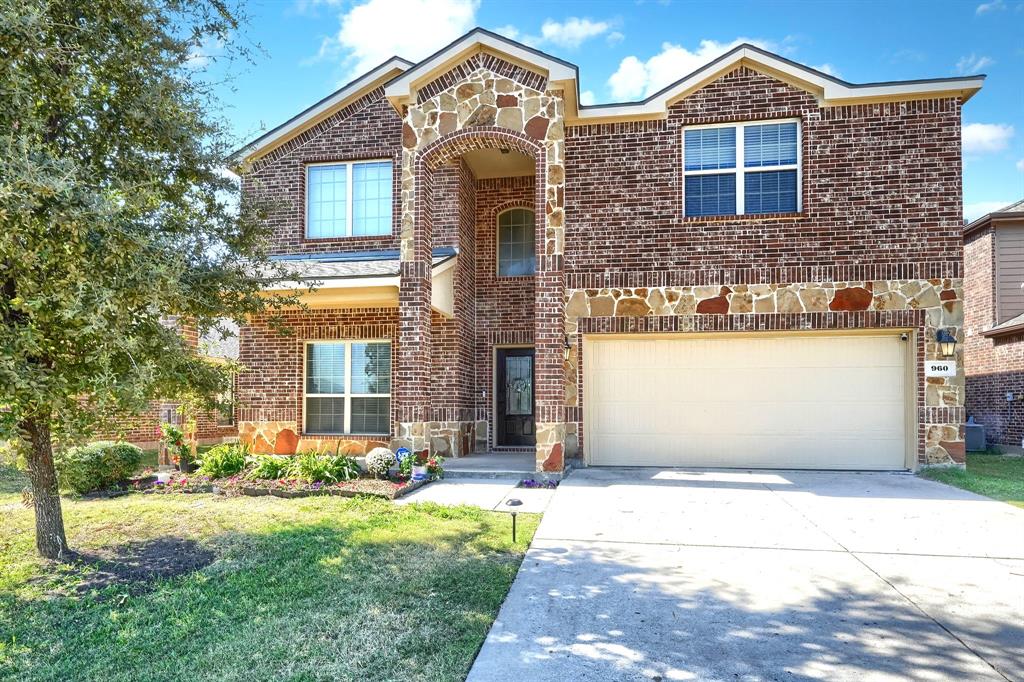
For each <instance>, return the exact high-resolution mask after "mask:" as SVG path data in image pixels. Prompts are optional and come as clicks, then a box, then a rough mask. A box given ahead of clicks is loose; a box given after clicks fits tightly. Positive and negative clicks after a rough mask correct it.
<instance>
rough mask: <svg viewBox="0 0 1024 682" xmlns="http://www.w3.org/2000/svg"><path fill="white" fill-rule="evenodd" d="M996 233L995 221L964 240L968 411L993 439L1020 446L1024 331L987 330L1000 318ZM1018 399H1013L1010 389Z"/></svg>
mask: <svg viewBox="0 0 1024 682" xmlns="http://www.w3.org/2000/svg"><path fill="white" fill-rule="evenodd" d="M995 257H996V252H995V233H994V228H992V227H991V226H989V227H986V228H984V229H982V230H979V231H977V232H974V233H972V234H970V235H968V236H967V237H966V239H965V240H964V268H965V273H966V275H965V279H964V296H965V297H966V306H965V309H964V327H965V330H966V334H967V336H966V340H965V344H964V345H965V353H966V362H965V367H964V369H965V370H966V374H967V400H966V406H967V416H968V417H974V419H975V421H977V422H978V423H980V424H983V425H984V426H985V439H986V441H987V442H988V443H989V444H994V445H1009V446H1013V447H1020V446H1021V445H1022V444H1024V443H1022V440H1024V334H1014V335H1010V336H1004V337H999V338H989V337H986V336H982V334H981V332H983V331H986V330H987V329H990V328H992V326H994V325H995V323H996V303H995V286H994V284H995V283H994V278H995ZM1008 393H1009V394H1012V396H1013V400H1007V399H1006V398H1007V394H1008Z"/></svg>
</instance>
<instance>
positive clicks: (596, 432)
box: [584, 336, 906, 469]
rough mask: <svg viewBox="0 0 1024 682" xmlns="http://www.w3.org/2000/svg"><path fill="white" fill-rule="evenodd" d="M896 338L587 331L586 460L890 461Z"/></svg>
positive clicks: (898, 391)
mask: <svg viewBox="0 0 1024 682" xmlns="http://www.w3.org/2000/svg"><path fill="white" fill-rule="evenodd" d="M904 354H905V345H904V344H903V343H902V342H900V341H898V340H897V338H896V337H895V336H889V337H868V336H859V337H849V336H848V337H838V336H827V337H803V336H789V337H785V336H779V337H765V338H757V337H740V338H732V339H729V338H721V337H705V338H689V339H686V338H679V339H664V338H662V339H649V340H648V339H628V340H626V339H615V340H592V339H589V338H588V340H587V348H586V352H585V355H584V357H585V358H586V363H587V367H586V370H587V377H586V378H585V383H584V390H585V405H586V408H587V417H586V419H587V438H586V449H587V456H588V458H589V461H590V462H591V463H592V464H597V465H600V464H611V465H634V466H740V467H785V468H789V467H800V468H841V469H899V468H903V467H904V466H905V465H904V451H905V449H906V438H905V428H906V425H905V422H906V408H905V406H906V395H905V376H904V364H903V363H904V361H903V358H904Z"/></svg>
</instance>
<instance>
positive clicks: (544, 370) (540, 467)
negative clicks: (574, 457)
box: [534, 254, 565, 471]
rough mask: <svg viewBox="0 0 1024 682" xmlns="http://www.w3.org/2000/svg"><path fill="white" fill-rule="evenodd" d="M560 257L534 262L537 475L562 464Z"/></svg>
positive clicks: (562, 387)
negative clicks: (535, 288) (535, 290)
mask: <svg viewBox="0 0 1024 682" xmlns="http://www.w3.org/2000/svg"><path fill="white" fill-rule="evenodd" d="M562 260H563V259H562V256H561V254H558V255H553V256H543V257H541V258H538V260H537V275H536V285H537V294H536V301H535V303H534V396H535V407H534V416H535V418H536V420H537V471H562V469H563V468H564V464H565V367H564V349H565V300H564V295H565V293H564V279H563V271H562V270H563V266H562Z"/></svg>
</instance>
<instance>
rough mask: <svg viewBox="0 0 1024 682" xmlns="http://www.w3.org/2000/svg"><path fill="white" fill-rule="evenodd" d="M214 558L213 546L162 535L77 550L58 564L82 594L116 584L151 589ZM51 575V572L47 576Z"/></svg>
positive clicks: (136, 590)
mask: <svg viewBox="0 0 1024 682" xmlns="http://www.w3.org/2000/svg"><path fill="white" fill-rule="evenodd" d="M215 558H216V556H215V554H214V553H213V552H212V551H211V550H209V549H206V548H204V547H202V546H201V545H200V544H199V543H197V542H196V541H195V540H188V539H185V538H178V537H163V538H156V539H154V540H144V541H132V542H127V543H125V544H123V545H118V546H115V547H104V548H103V549H100V550H96V551H93V552H74V553H72V555H71V556H70V557H68V560H67V561H65V562H63V563H60V564H56V566H57V568H58V572H57V575H59V576H60V578H64V579H66V578H69V577H70V578H74V581H73V582H72V583H71V584H72V585H73V588H72V589H73V591H74V592H76V593H79V594H83V593H86V592H91V591H93V590H101V589H104V588H107V587H111V586H113V585H119V586H125V587H127V588H128V591H129V592H130V593H132V594H141V593H144V592H146V591H147V590H149V589H151V588H152V586H153V583H154V581H156V580H161V579H166V578H174V577H176V576H179V575H185V574H187V573H192V572H193V571H197V570H199V569H201V568H204V567H206V566H209V565H210V564H211V563H213V560H214V559H215ZM51 579H52V576H48V577H47V578H46V580H47V581H49V580H51ZM59 582H63V581H59ZM63 591H65V590H62V589H60V588H58V589H56V590H54V592H58V593H59V592H63Z"/></svg>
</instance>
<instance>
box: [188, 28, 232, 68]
mask: <svg viewBox="0 0 1024 682" xmlns="http://www.w3.org/2000/svg"><path fill="white" fill-rule="evenodd" d="M222 52H224V41H223V40H221V39H220V38H218V37H216V36H212V35H206V36H203V38H202V40H200V41H199V42H198V43H196V44H195V45H193V46H192V47H190V48H189V51H188V60H187V61H186V62H185V66H186V67H188V68H190V69H203V68H206V67H207V66H208V65H209V64H210V61H211V60H212V59H213V58H215V57H216V56H217V55H219V54H221V53H222Z"/></svg>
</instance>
